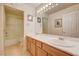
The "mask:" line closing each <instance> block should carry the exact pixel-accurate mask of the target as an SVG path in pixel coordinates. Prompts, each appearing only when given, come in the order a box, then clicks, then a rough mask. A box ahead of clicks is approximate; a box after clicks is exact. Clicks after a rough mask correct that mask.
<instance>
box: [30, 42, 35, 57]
mask: <svg viewBox="0 0 79 59" xmlns="http://www.w3.org/2000/svg"><path fill="white" fill-rule="evenodd" d="M30 52H31V54H32V55H33V56H35V44H33V43H31V50H30Z"/></svg>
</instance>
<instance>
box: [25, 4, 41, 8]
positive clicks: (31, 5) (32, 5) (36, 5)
mask: <svg viewBox="0 0 79 59" xmlns="http://www.w3.org/2000/svg"><path fill="white" fill-rule="evenodd" d="M40 4H41V3H25V5H28V6H30V7H33V8H36V7H38V6H39V5H40Z"/></svg>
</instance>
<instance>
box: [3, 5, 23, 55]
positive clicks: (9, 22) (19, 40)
mask: <svg viewBox="0 0 79 59" xmlns="http://www.w3.org/2000/svg"><path fill="white" fill-rule="evenodd" d="M23 17H24V12H23V11H21V10H18V9H15V8H12V7H8V6H5V30H4V32H5V34H4V35H5V37H4V41H5V42H4V45H5V46H4V48H5V55H8V56H9V55H15V56H16V55H21V54H22V48H23V46H22V44H23V37H24V20H23V19H24V18H23ZM13 47H14V48H13ZM16 52H20V53H16Z"/></svg>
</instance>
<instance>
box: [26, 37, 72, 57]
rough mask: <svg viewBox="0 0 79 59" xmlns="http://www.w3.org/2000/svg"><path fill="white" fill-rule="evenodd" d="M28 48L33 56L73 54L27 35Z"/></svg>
mask: <svg viewBox="0 0 79 59" xmlns="http://www.w3.org/2000/svg"><path fill="white" fill-rule="evenodd" d="M27 50H28V51H29V52H30V53H31V55H33V56H72V54H70V53H67V52H65V51H62V50H60V49H58V48H55V47H53V46H50V45H48V44H46V43H44V42H41V41H38V40H36V39H34V38H31V37H28V36H27Z"/></svg>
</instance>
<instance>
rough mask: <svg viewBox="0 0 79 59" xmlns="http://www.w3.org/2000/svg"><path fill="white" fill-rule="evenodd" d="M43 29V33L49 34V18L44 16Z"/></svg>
mask: <svg viewBox="0 0 79 59" xmlns="http://www.w3.org/2000/svg"><path fill="white" fill-rule="evenodd" d="M42 31H43V34H48V18H47V17H42Z"/></svg>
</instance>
